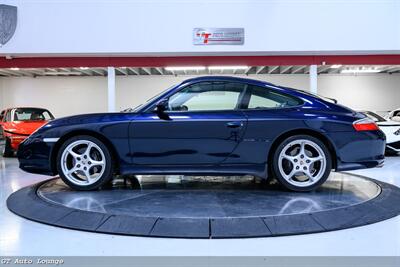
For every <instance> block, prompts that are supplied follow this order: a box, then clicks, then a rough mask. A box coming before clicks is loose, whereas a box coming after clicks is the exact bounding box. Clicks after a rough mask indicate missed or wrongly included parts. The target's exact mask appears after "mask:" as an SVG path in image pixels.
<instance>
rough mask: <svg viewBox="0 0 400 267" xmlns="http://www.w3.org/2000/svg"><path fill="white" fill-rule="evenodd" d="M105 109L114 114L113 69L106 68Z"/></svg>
mask: <svg viewBox="0 0 400 267" xmlns="http://www.w3.org/2000/svg"><path fill="white" fill-rule="evenodd" d="M107 81H108V87H107V108H108V112H115V68H114V67H108V68H107Z"/></svg>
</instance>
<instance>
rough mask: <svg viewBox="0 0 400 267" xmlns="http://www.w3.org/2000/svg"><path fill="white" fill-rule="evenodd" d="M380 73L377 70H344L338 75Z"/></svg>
mask: <svg viewBox="0 0 400 267" xmlns="http://www.w3.org/2000/svg"><path fill="white" fill-rule="evenodd" d="M377 72H381V70H379V69H344V70H341V71H340V73H377Z"/></svg>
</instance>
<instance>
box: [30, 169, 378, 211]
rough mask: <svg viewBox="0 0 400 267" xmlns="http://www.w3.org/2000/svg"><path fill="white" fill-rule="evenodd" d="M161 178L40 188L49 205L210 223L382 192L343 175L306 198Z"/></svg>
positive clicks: (324, 206)
mask: <svg viewBox="0 0 400 267" xmlns="http://www.w3.org/2000/svg"><path fill="white" fill-rule="evenodd" d="M132 178H133V177H132ZM149 178H150V177H149ZM159 178H160V179H157V181H155V180H154V179H151V180H150V179H148V178H147V179H143V180H142V182H141V183H140V184H138V185H136V186H128V185H124V184H126V183H123V181H120V182H119V183H115V185H114V186H112V187H110V188H107V189H103V190H100V191H90V192H78V193H77V192H76V191H73V190H71V189H70V188H69V187H68V186H66V185H65V184H64V183H63V182H62V181H61V180H60V179H54V180H51V181H49V182H46V183H45V184H43V185H42V186H40V188H39V189H38V195H39V196H40V197H41V198H42V199H44V200H46V201H47V202H51V203H56V204H58V205H62V206H66V207H69V208H75V209H80V210H86V211H93V212H100V213H105V214H113V215H128V216H135V217H162V218H207V219H208V218H226V217H229V218H243V217H265V216H275V215H284V214H285V215H288V214H300V213H310V212H321V211H326V210H332V209H337V208H343V207H347V206H350V205H355V204H359V203H362V202H364V201H367V200H370V199H372V198H374V197H376V196H377V195H379V193H380V191H381V190H380V187H379V186H378V185H377V184H375V183H374V182H372V181H370V180H366V179H363V178H359V177H355V176H350V175H348V174H343V173H333V174H332V177H331V178H330V179H329V180H328V181H327V182H326V183H325V184H324V185H323V186H321V187H320V188H318V189H317V190H316V191H315V192H305V193H299V192H288V191H283V189H282V188H281V187H279V186H277V185H265V183H258V184H257V183H254V180H253V179H246V180H244V181H241V180H239V179H238V178H237V179H235V180H234V181H232V180H227V181H225V180H226V179H224V178H222V177H221V178H222V179H221V178H220V179H215V178H214V177H213V179H212V180H211V181H210V179H208V177H204V176H203V177H196V178H197V179H195V180H193V177H186V176H183V177H181V179H180V182H179V183H177V182H175V183H173V184H171V183H169V182H168V180H169V179H168V178H169V176H165V177H164V176H163V177H159ZM121 180H122V179H121ZM199 180H202V181H199ZM134 184H137V183H134Z"/></svg>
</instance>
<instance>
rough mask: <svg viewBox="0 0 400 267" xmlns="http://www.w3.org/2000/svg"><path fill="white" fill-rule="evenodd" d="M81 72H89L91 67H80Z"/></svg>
mask: <svg viewBox="0 0 400 267" xmlns="http://www.w3.org/2000/svg"><path fill="white" fill-rule="evenodd" d="M80 69H81V70H87V69H89V67H80Z"/></svg>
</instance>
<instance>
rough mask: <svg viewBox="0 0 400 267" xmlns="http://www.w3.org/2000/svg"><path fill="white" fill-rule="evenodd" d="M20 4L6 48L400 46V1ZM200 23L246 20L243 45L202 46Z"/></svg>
mask: <svg viewBox="0 0 400 267" xmlns="http://www.w3.org/2000/svg"><path fill="white" fill-rule="evenodd" d="M2 3H6V4H11V5H16V6H18V20H19V21H18V26H17V30H16V33H15V35H14V37H13V38H12V39H11V40H10V41H9V42H8V43H7V44H6V45H4V46H3V47H1V48H0V55H6V54H14V55H18V54H20V55H22V54H24V55H26V54H28V55H33V54H42V55H43V54H44V55H51V54H65V55H68V54H71V53H73V54H75V55H77V54H95V53H96V54H97V55H98V54H120V55H143V54H148V53H151V54H152V55H155V54H162V53H172V54H179V55H183V54H196V53H213V52H214V53H216V52H219V53H217V54H221V53H226V52H241V54H246V53H247V54H248V53H255V54H288V53H291V54H305V53H307V54H314V53H322V54H329V53H336V54H337V53H339V54H340V53H342V54H343V53H344V54H345V53H351V54H356V53H390V52H391V53H393V52H394V53H398V52H399V51H400V16H399V14H400V3H399V1H398V0H382V1H370V0H347V1H344V0H324V1H314V0H297V1H296V0H291V1H282V0H264V1H262V0H247V1H243V0H230V1H228V0H218V1H212V0H191V1H182V0H164V1H162V0H148V1H145V0H131V1H127V0H119V1H115V0H102V1H98V0H96V1H95V0H63V1H54V0H3V1H2ZM195 27H243V28H245V35H246V40H245V44H244V45H243V46H194V45H193V44H192V31H193V28H195Z"/></svg>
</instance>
